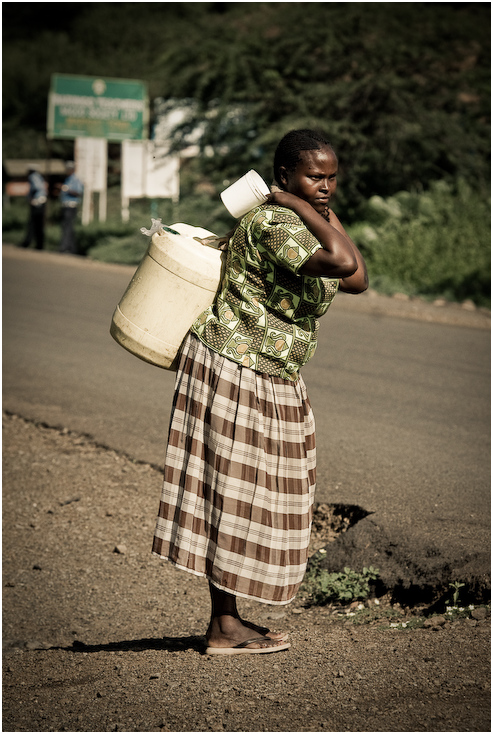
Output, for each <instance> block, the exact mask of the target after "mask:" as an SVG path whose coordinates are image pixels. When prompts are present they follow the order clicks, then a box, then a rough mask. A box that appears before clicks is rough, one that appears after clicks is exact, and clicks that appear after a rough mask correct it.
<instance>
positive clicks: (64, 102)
mask: <svg viewBox="0 0 493 734" xmlns="http://www.w3.org/2000/svg"><path fill="white" fill-rule="evenodd" d="M148 126H149V98H148V94H147V86H146V84H145V83H144V82H141V81H137V80H134V79H100V78H97V77H86V76H69V75H68V74H54V75H53V76H52V77H51V89H50V94H49V97H48V132H47V136H48V137H49V138H72V139H73V138H83V137H91V138H106V139H107V140H112V141H115V142H118V141H120V140H146V139H147V138H148Z"/></svg>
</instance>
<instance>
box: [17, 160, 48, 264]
mask: <svg viewBox="0 0 493 734" xmlns="http://www.w3.org/2000/svg"><path fill="white" fill-rule="evenodd" d="M27 180H28V182H29V193H28V195H27V198H28V201H29V222H28V225H27V232H26V236H25V237H24V240H23V241H22V243H21V247H29V245H30V244H31V240H32V239H33V238H34V240H35V242H36V249H37V250H42V249H43V248H44V228H45V206H46V200H47V190H48V187H47V185H46V181H45V180H44V178H43V176H42V175H41V173H40V172H39V170H38V167H37V166H36V165H35V164H34V163H30V164H29V168H28V176H27Z"/></svg>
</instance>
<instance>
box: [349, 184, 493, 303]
mask: <svg viewBox="0 0 493 734" xmlns="http://www.w3.org/2000/svg"><path fill="white" fill-rule="evenodd" d="M348 230H349V233H350V235H351V237H352V238H353V239H354V241H355V242H356V244H357V245H358V246H359V247H361V249H362V251H363V253H364V255H365V259H366V261H367V265H368V270H369V276H370V282H371V285H372V287H374V288H375V289H376V290H380V291H383V292H387V293H392V292H396V291H401V292H404V293H407V294H409V295H420V296H425V297H430V298H431V297H437V296H442V297H445V298H448V299H449V300H454V301H463V300H465V299H472V300H473V301H474V302H475V303H476V304H477V305H480V306H489V304H490V302H491V299H490V202H489V201H488V200H487V198H486V197H485V196H480V195H479V194H478V192H476V191H473V189H472V188H471V187H470V186H468V185H467V184H466V183H465V182H463V181H460V180H459V181H457V182H456V185H455V186H454V187H452V186H451V185H450V184H447V183H446V182H445V181H440V182H437V183H435V184H432V186H431V188H430V190H429V191H426V192H422V193H410V192H405V191H404V192H400V193H398V194H396V195H395V196H392V197H389V198H388V199H382V198H381V197H376V196H375V197H372V198H371V199H369V200H368V201H367V202H366V203H365V205H364V207H362V208H361V210H360V218H359V221H358V223H356V224H354V225H352V226H351V227H349V228H348Z"/></svg>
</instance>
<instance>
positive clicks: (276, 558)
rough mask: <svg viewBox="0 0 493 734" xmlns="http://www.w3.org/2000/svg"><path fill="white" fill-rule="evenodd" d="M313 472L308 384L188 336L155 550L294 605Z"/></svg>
mask: <svg viewBox="0 0 493 734" xmlns="http://www.w3.org/2000/svg"><path fill="white" fill-rule="evenodd" d="M315 466H316V458H315V424H314V418H313V413H312V409H311V406H310V402H309V400H308V397H307V394H306V388H305V384H304V382H303V379H302V378H301V377H300V378H299V379H298V380H297V381H296V382H290V381H288V380H283V379H281V378H279V377H275V376H270V375H266V374H262V373H259V372H255V371H254V370H252V369H248V368H244V367H242V366H241V365H238V364H236V363H235V362H233V361H231V360H228V359H227V358H225V357H223V356H222V355H220V354H218V353H217V352H214V351H212V350H211V349H209V348H208V347H206V346H205V345H204V344H203V343H202V342H201V341H200V340H199V339H198V338H197V337H196V336H195V335H193V334H191V333H190V334H189V335H188V336H187V338H186V340H185V342H184V344H183V347H182V351H181V357H180V363H179V367H178V372H177V376H176V385H175V399H174V402H173V409H172V414H171V419H170V430H169V439H168V448H167V453H166V461H165V469H164V486H163V491H162V496H161V502H160V507H159V516H158V519H157V524H156V530H155V537H154V544H153V553H154V554H156V555H158V556H160V557H161V558H165V559H167V560H169V561H171V562H173V563H174V564H176V565H177V566H178V567H180V568H182V569H185V570H187V571H190V572H192V573H194V574H197V575H199V576H205V577H207V578H208V579H209V580H210V581H211V582H212V583H213V584H214V585H215V586H217V587H218V588H220V589H223V590H225V591H227V592H229V593H232V594H234V595H236V596H239V597H246V598H250V599H255V600H257V601H262V602H267V603H271V604H287V603H288V602H290V601H291V600H292V599H293V598H294V597H295V595H296V592H297V590H298V588H299V585H300V583H301V581H302V579H303V575H304V572H305V567H306V561H307V554H308V542H309V538H310V526H311V519H312V508H313V500H314V493H315Z"/></svg>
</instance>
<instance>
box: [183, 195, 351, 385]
mask: <svg viewBox="0 0 493 734" xmlns="http://www.w3.org/2000/svg"><path fill="white" fill-rule="evenodd" d="M320 248H321V245H320V243H319V242H318V240H316V239H315V237H314V236H313V235H312V234H311V232H309V230H308V229H307V228H306V226H305V225H304V223H303V221H302V220H301V219H300V218H299V217H298V216H297V214H295V213H294V212H293V211H292V210H291V209H287V208H285V207H281V206H275V205H272V204H262V205H261V206H259V207H256V208H255V209H252V211H251V212H249V213H248V214H246V215H245V216H244V217H243V219H242V220H241V222H240V224H239V225H238V227H237V229H236V231H235V233H234V235H233V237H232V239H231V240H230V243H229V247H228V252H227V257H226V265H225V272H224V277H223V280H222V285H221V288H220V290H219V291H218V295H217V297H216V299H215V301H214V303H213V304H212V306H210V307H209V308H208V309H207V310H206V311H204V313H203V314H201V316H199V318H198V319H197V320H196V321H195V323H194V324H193V326H192V332H193V333H194V334H196V335H197V336H198V337H199V338H200V339H201V340H202V341H203V342H204V344H206V345H207V346H208V347H210V348H211V349H213V350H214V351H216V352H219V354H222V355H224V356H225V357H227V358H228V359H231V360H233V361H234V362H238V364H241V365H242V366H243V367H249V368H251V369H253V370H256V371H257V372H264V373H267V374H269V375H275V376H278V377H282V378H283V379H285V380H297V379H298V377H299V369H300V367H301V366H302V365H304V364H306V363H307V362H308V360H309V359H311V357H313V354H314V353H315V349H316V347H317V333H318V329H319V324H318V320H317V319H318V317H320V316H323V314H324V313H325V312H326V311H327V309H328V308H329V306H330V304H331V302H332V300H333V298H334V296H335V294H336V291H337V288H338V285H339V281H338V279H337V278H335V279H332V278H315V277H310V276H307V275H301V274H299V271H300V268H301V267H302V266H303V265H304V263H306V262H307V260H309V258H310V257H311V256H312V255H313V254H314V253H315V252H316V251H317V250H319V249H320Z"/></svg>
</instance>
